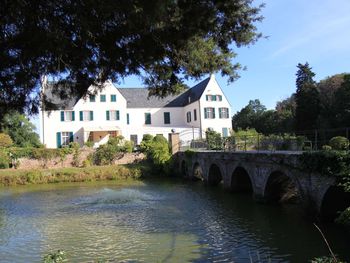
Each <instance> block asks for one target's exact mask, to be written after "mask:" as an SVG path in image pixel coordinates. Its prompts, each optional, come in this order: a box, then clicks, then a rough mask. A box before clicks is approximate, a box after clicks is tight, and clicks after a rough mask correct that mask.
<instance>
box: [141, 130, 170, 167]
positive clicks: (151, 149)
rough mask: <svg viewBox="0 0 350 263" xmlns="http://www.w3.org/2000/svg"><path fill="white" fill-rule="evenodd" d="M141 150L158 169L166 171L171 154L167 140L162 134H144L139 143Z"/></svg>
mask: <svg viewBox="0 0 350 263" xmlns="http://www.w3.org/2000/svg"><path fill="white" fill-rule="evenodd" d="M140 148H141V151H142V152H144V153H146V155H147V158H148V160H149V161H151V162H152V163H153V164H154V166H155V167H156V168H158V169H161V170H163V171H166V170H167V169H166V168H167V165H168V164H169V162H170V158H171V154H170V149H169V144H168V141H167V140H166V139H165V138H164V136H162V135H156V136H155V137H153V136H152V135H149V134H146V135H144V136H143V139H142V142H141V144H140Z"/></svg>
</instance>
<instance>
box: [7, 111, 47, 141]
mask: <svg viewBox="0 0 350 263" xmlns="http://www.w3.org/2000/svg"><path fill="white" fill-rule="evenodd" d="M1 130H2V131H3V132H5V133H7V134H8V135H9V136H10V137H11V139H12V140H13V142H14V144H15V145H16V146H19V147H39V146H41V143H40V140H39V136H38V134H37V133H36V132H35V125H34V124H33V123H31V122H30V121H29V120H28V119H27V118H26V116H24V115H23V114H20V113H18V112H11V113H9V114H6V115H5V116H4V119H3V122H2V123H1Z"/></svg>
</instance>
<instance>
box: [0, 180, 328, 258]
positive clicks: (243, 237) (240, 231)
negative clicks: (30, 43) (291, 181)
mask: <svg viewBox="0 0 350 263" xmlns="http://www.w3.org/2000/svg"><path fill="white" fill-rule="evenodd" d="M272 214H273V217H272ZM274 217H276V220H274V221H272V218H274ZM293 220H295V219H294V218H293ZM279 222H284V224H287V222H288V223H289V224H291V223H293V222H291V221H288V217H286V216H285V214H283V213H279V212H278V211H277V212H276V209H274V210H273V209H264V207H263V206H258V205H256V204H255V203H254V202H252V201H251V198H250V197H249V198H248V199H247V198H246V197H244V196H240V195H235V196H233V195H230V194H229V193H222V192H221V191H220V190H219V189H218V190H213V189H209V188H205V187H202V186H198V185H190V184H188V185H182V184H155V183H149V184H148V185H146V186H137V187H124V188H120V187H116V186H113V185H111V186H109V185H108V186H85V187H70V188H62V189H61V188H60V187H59V186H57V188H56V189H55V188H53V189H51V190H50V191H42V192H41V191H36V192H30V191H28V192H26V191H22V192H20V193H11V191H8V192H7V193H6V194H1V195H0V255H1V256H2V259H1V262H38V261H40V259H41V258H42V255H44V254H45V253H47V252H49V251H54V250H57V249H63V250H65V251H67V253H68V255H69V257H70V258H71V261H72V262H89V261H90V262H91V261H92V260H94V259H99V258H100V259H102V258H104V259H107V260H115V261H116V262H214V261H216V262H232V261H234V262H261V263H262V262H288V261H294V262H306V261H307V260H308V259H310V258H312V255H322V250H319V249H318V248H316V249H315V248H313V247H311V248H310V249H313V250H312V251H313V252H312V253H313V254H311V253H310V252H309V251H306V252H307V253H309V254H307V255H304V254H303V253H305V251H302V252H300V254H299V256H298V257H297V259H298V260H296V257H295V254H297V253H298V252H297V251H296V250H295V249H294V247H295V245H293V244H290V245H289V246H286V245H285V244H286V243H287V241H286V239H287V238H290V237H293V236H296V234H295V233H294V232H295V231H294V232H293V231H288V229H283V231H282V232H279V231H280V229H279V228H277V227H276V225H283V223H282V224H280V223H279ZM302 222H303V221H298V227H300V228H303V227H304V228H305V224H304V223H302ZM305 231H306V233H307V236H308V239H305V240H308V241H309V243H310V240H311V241H314V242H316V244H319V245H318V246H317V247H322V243H321V242H320V243H317V242H318V241H317V240H318V239H319V236H318V235H315V237H314V238H311V237H312V235H313V232H310V231H308V230H307V228H305ZM286 237H287V238H286ZM298 238H299V239H300V242H303V240H304V239H303V237H302V236H301V237H299V236H298ZM295 240H296V238H295ZM305 240H304V241H305ZM317 249H318V250H317Z"/></svg>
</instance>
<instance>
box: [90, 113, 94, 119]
mask: <svg viewBox="0 0 350 263" xmlns="http://www.w3.org/2000/svg"><path fill="white" fill-rule="evenodd" d="M93 120H94V112H93V111H90V121H93Z"/></svg>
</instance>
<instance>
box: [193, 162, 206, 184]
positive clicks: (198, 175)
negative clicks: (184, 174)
mask: <svg viewBox="0 0 350 263" xmlns="http://www.w3.org/2000/svg"><path fill="white" fill-rule="evenodd" d="M192 177H193V178H194V179H199V180H202V181H203V180H204V175H203V169H202V167H201V165H200V164H199V162H195V164H194V165H193V171H192Z"/></svg>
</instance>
